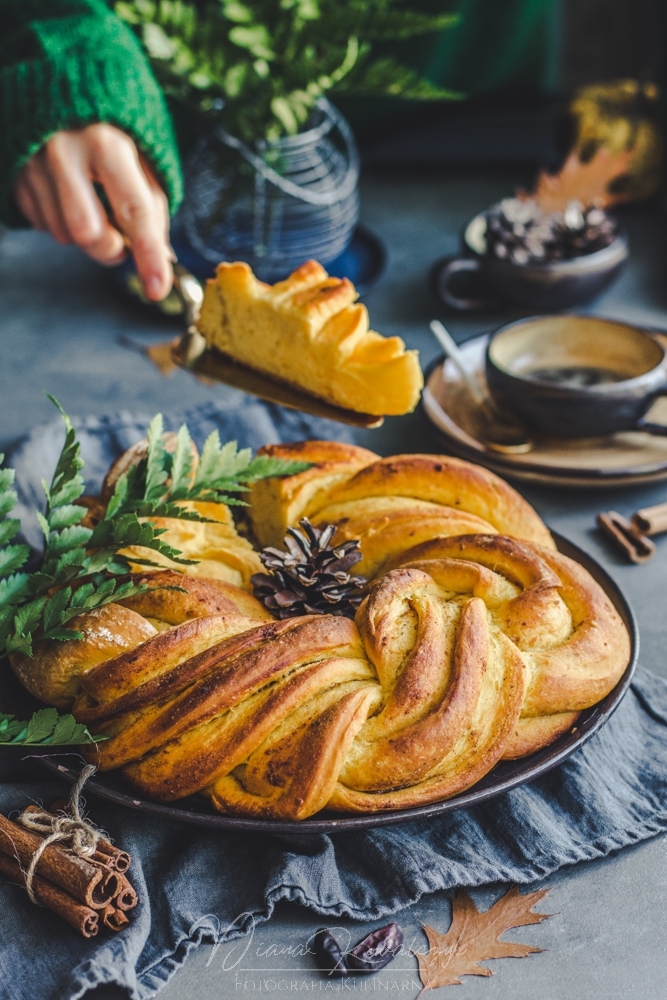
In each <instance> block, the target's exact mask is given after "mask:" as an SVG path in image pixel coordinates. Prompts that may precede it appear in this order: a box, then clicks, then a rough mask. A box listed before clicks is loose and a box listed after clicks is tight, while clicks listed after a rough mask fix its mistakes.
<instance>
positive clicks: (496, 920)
mask: <svg viewBox="0 0 667 1000" xmlns="http://www.w3.org/2000/svg"><path fill="white" fill-rule="evenodd" d="M548 891H549V890H548V889H539V890H538V891H537V892H529V893H527V894H526V895H525V896H521V895H520V894H519V890H518V889H517V887H516V886H512V888H511V889H510V890H509V891H508V892H506V893H505V895H504V896H501V897H500V899H499V900H498V901H497V902H496V903H494V904H493V906H492V907H491V908H490V909H489V910H487V911H486V913H480V912H479V910H478V909H477V907H476V906H475V904H474V903H473V901H472V899H471V898H470V896H469V895H468V893H467V892H463V891H461V892H459V893H458V894H457V896H456V898H455V899H454V900H453V902H452V923H451V926H450V928H449V930H448V931H447V933H446V934H440V933H439V932H438V931H436V930H435V929H434V928H433V927H429V926H428V925H427V924H422V927H423V928H424V933H425V934H426V937H427V938H428V943H429V950H428V953H427V954H426V955H421V954H419V953H418V952H413V954H414V955H415V956H416V958H417V961H418V963H419V978H420V979H421V981H422V983H423V986H424V989H423V990H422V992H424V991H425V990H435V989H438V988H439V987H440V986H453V985H455V984H457V983H458V984H459V985H461V980H460V979H459V976H492V975H493V972H492V971H491V969H487V968H485V967H484V966H482V965H479V963H480V962H487V961H489V959H492V958H525V957H526V955H530V954H533V953H534V952H539V951H542V948H533V947H531V946H530V945H528V944H517V943H515V942H514V941H500V940H499V938H500V935H501V934H504V932H505V931H508V930H509V929H510V928H511V927H523V926H524V924H539V923H540V922H541V921H542V920H547V919H548V918H549V917H551V916H553V914H552V913H533V912H532V910H533V907H534V906H536V905H537V903H539V901H540V900H541V899H543V898H544V897H545V896H546V894H547V893H548Z"/></svg>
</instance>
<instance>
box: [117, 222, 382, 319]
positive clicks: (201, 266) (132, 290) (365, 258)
mask: <svg viewBox="0 0 667 1000" xmlns="http://www.w3.org/2000/svg"><path fill="white" fill-rule="evenodd" d="M171 235H172V244H173V247H174V250H175V252H176V256H177V257H178V261H179V263H180V264H182V265H183V267H185V268H187V269H188V271H190V272H191V273H192V274H194V276H195V277H196V278H198V279H199V280H200V281H201V282H202V284H203V283H204V282H205V281H206V279H207V278H212V277H213V273H214V270H215V268H214V266H213V264H212V263H211V262H210V260H206V259H205V258H204V257H202V256H201V255H200V254H198V253H197V251H196V250H195V249H194V247H192V246H191V245H190V243H188V241H187V239H186V238H185V235H184V234H183V232H182V231H181V230H179V228H178V226H175V228H174V230H173V232H172V234H171ZM386 259H387V255H386V252H385V249H384V246H383V244H382V242H381V240H380V239H378V237H377V236H376V235H375V234H374V233H372V232H371V231H370V230H369V229H366V228H365V226H357V228H356V229H355V231H354V233H353V234H352V239H351V241H350V244H349V246H348V247H347V249H346V250H345V251H344V252H343V253H342V254H341V255H340V257H337V258H336V259H335V260H332V261H331V262H330V263H329V264H328V265H327V271H328V272H329V274H330V275H332V277H334V278H349V279H350V281H351V282H352V284H353V285H355V286H356V289H357V291H358V292H359V294H360V295H364V294H365V293H366V292H367V291H368V290H369V289H370V288H371V287H372V286H373V285H374V284H375V283H376V281H378V279H379V278H380V276H381V274H382V272H383V271H384V268H385V264H386ZM136 273H137V272H136V268H135V266H134V261H133V260H132V258H131V257H128V258H127V260H125V261H123V263H122V264H119V265H118V267H114V268H111V270H110V274H111V278H112V280H113V282H114V284H115V285H116V286H117V287H118V288H119V289H121V291H123V292H125V294H127V295H129V296H130V297H131V298H133V299H134V300H135V301H136V302H141V301H142V300H141V299H140V298H139V296H138V294H137V290H136ZM285 277H287V275H285ZM142 304H143V305H145V306H146V308H148V309H151V310H154V311H161V310H160V307H159V306H157V305H154V304H148V303H146V302H142Z"/></svg>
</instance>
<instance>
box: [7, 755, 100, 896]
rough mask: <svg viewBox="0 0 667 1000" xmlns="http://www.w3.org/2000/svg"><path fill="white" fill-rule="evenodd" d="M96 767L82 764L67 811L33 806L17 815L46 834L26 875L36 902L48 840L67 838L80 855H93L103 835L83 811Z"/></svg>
mask: <svg viewBox="0 0 667 1000" xmlns="http://www.w3.org/2000/svg"><path fill="white" fill-rule="evenodd" d="M96 770H97V768H96V767H95V765H94V764H86V766H85V767H84V768H82V770H81V773H80V774H79V777H78V778H77V781H76V784H75V785H74V787H73V788H72V794H71V795H70V798H69V803H68V806H67V812H66V813H64V812H63V813H61V814H60V815H58V816H54V815H53V813H48V812H46V810H44V809H35V808H34V807H33V808H32V809H30V810H25V811H24V812H22V813H20V815H19V816H18V819H17V822H18V823H20V824H21V826H24V827H25V828H26V829H27V830H32V831H33V832H34V833H39V834H40V835H42V836H44V840H43V841H42V842H41V844H40V845H39V847H38V848H37V850H36V851H35V853H34V854H33V856H32V859H31V861H30V865H29V866H28V871H27V872H26V876H25V887H26V890H27V893H28V896H29V897H30V899H31V900H32V902H33V903H35V905H37V906H39V905H40V904H39V903H38V902H37V899H36V897H35V891H34V887H33V881H34V878H35V871H36V869H37V865H38V863H39V859H40V858H41V856H42V854H43V853H44V851H45V850H46V848H47V847H48V846H49V844H55V843H56V842H57V841H61V842H65V843H66V844H67V846H68V847H69V848H70V850H72V851H73V852H74V853H75V854H77V855H78V856H79V857H81V858H89V857H91V855H93V854H94V853H95V851H96V849H97V842H98V840H100V838H101V837H102V832H101V830H98V829H97V827H95V826H93V824H92V823H89V822H88V820H86V819H84V817H83V816H82V815H81V792H82V791H83V786H84V785H85V784H86V782H87V781H88V779H89V778H91V777H92V776H93V774H95V771H96Z"/></svg>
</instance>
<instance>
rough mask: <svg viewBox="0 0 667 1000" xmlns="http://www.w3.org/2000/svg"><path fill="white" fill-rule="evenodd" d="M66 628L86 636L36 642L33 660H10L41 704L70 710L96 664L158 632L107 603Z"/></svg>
mask: <svg viewBox="0 0 667 1000" xmlns="http://www.w3.org/2000/svg"><path fill="white" fill-rule="evenodd" d="M67 627H68V628H71V629H73V630H74V631H79V632H82V633H83V638H82V639H70V640H68V641H67V642H58V641H56V640H55V639H45V640H43V641H42V642H37V643H36V644H35V649H34V657H33V658H30V657H29V656H25V654H23V653H12V654H11V655H10V657H9V661H10V663H11V665H12V669H13V671H14V673H15V674H16V676H17V677H18V679H19V680H20V681H21V683H22V684H23V685H24V687H26V688H27V689H28V691H30V693H31V694H34V696H35V697H36V698H39V699H40V701H45V702H46V703H47V705H55V706H56V708H69V707H70V705H71V704H72V702H73V701H74V698H75V697H76V695H77V693H78V691H79V686H80V681H81V677H82V675H83V674H85V673H86V671H88V670H90V669H91V668H93V667H94V666H95V665H96V664H97V663H101V662H102V661H103V660H107V659H109V657H111V656H115V655H116V654H117V653H119V652H121V651H122V650H126V649H133V648H134V647H135V646H138V645H139V643H142V642H145V641H146V640H147V639H150V637H151V636H154V635H155V633H156V630H155V627H154V626H153V625H151V623H150V622H148V621H146V619H145V618H143V617H142V616H141V615H138V614H136V612H134V611H131V610H130V609H129V608H121V607H120V606H119V605H118V604H107V605H105V606H104V607H101V608H96V609H95V610H93V611H86V612H84V614H81V615H77V617H76V618H72V619H71V620H70V621H69V622H68V623H67Z"/></svg>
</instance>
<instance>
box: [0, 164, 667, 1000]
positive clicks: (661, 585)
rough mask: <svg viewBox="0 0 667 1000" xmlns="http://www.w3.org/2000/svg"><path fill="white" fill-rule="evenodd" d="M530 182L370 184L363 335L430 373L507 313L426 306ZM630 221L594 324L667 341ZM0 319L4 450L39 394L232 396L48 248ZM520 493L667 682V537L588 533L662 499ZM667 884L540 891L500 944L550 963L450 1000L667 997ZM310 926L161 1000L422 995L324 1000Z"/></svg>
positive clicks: (201, 973) (201, 968)
mask: <svg viewBox="0 0 667 1000" xmlns="http://www.w3.org/2000/svg"><path fill="white" fill-rule="evenodd" d="M525 181H526V178H523V177H518V176H513V175H511V174H509V173H507V172H505V173H499V172H495V173H493V174H479V173H478V174H475V173H474V172H471V171H467V172H463V171H462V172H459V173H457V174H449V175H445V176H435V175H416V174H415V175H411V176H407V177H406V176H398V175H394V176H391V175H381V174H380V175H375V176H372V177H367V178H366V179H365V181H364V183H363V184H362V217H363V220H364V221H365V222H366V224H367V225H369V226H371V227H372V228H373V229H374V230H375V231H376V232H377V233H378V234H379V235H380V236H381V237H382V238H383V239H384V241H385V243H386V245H387V248H388V257H389V263H388V268H387V272H386V274H385V275H384V277H383V279H382V281H381V282H380V283H379V284H378V285H377V287H376V288H375V289H373V291H372V292H371V293H370V294H369V295H368V296H367V298H366V302H367V305H368V307H369V310H370V314H371V319H372V321H373V325H374V326H375V327H376V328H377V329H379V330H380V331H381V332H383V333H385V334H399V335H400V336H402V337H403V338H404V339H405V340H406V342H407V343H408V345H409V346H410V347H418V348H419V349H420V351H421V357H422V362H423V363H424V365H426V364H428V362H429V361H430V360H431V359H432V358H433V357H435V356H436V354H437V353H438V349H437V346H436V345H435V343H434V342H433V341H432V339H431V337H430V334H429V333H428V321H429V320H430V319H432V318H433V317H435V316H439V317H440V318H441V319H442V320H443V321H444V322H445V323H446V324H447V325H448V326H449V328H450V329H451V330H452V332H453V333H454V335H455V336H456V337H457V339H458V340H463V339H466V338H468V337H470V336H473V335H475V334H477V333H480V332H483V331H486V330H488V329H492V328H493V327H495V326H498V325H500V324H501V323H502V322H506V321H508V320H510V319H512V318H514V316H516V315H517V314H516V313H513V312H510V311H508V312H505V313H498V314H491V313H485V314H478V315H474V316H460V315H457V314H451V313H450V314H447V313H446V312H445V311H444V310H443V309H442V308H441V307H439V306H438V304H437V303H436V302H435V301H434V299H433V298H432V297H431V295H430V293H429V292H428V289H427V287H426V275H427V272H428V269H429V267H430V266H431V264H432V262H433V261H434V260H435V259H436V258H437V257H440V256H444V255H446V254H451V253H454V252H456V250H457V246H458V233H459V231H460V228H461V227H462V225H463V224H464V223H465V221H466V220H467V219H468V218H469V217H470V216H471V215H473V214H474V213H475V212H477V211H479V210H480V209H483V208H484V207H485V206H487V205H488V204H489V203H490V202H492V201H493V200H495V199H497V198H498V197H500V196H502V195H504V194H506V193H507V192H509V191H511V190H512V188H513V187H514V186H515V184H516V183H525ZM623 216H624V223H625V225H626V226H627V229H628V231H629V234H630V240H631V248H632V257H631V260H630V264H629V266H628V268H627V270H626V271H625V273H624V274H623V276H622V277H621V279H620V280H619V281H618V283H617V284H616V285H615V286H614V288H612V289H610V290H609V291H608V292H607V293H605V294H604V295H603V296H602V297H601V298H600V299H598V300H597V301H596V302H595V303H593V304H592V305H591V306H590V307H589V309H588V311H591V312H596V313H598V314H600V315H605V316H610V317H613V318H619V319H626V320H630V321H633V322H637V323H641V324H643V325H654V326H656V327H658V328H662V329H667V282H666V281H665V274H666V272H667V219H665V217H664V216H663V213H662V210H661V209H659V208H656V207H655V206H653V207H649V208H631V209H627V210H625V211H624V213H623ZM0 303H1V305H2V308H1V310H0V352H1V353H0V359H1V364H0V443H1V442H3V441H5V442H6V441H9V440H11V439H13V438H15V437H17V436H18V435H20V434H21V433H22V432H24V431H25V430H26V429H27V428H28V427H30V426H31V425H32V424H34V423H36V422H37V421H40V420H44V419H50V418H51V417H52V414H53V411H52V408H51V406H50V404H49V403H48V401H47V400H46V398H45V397H44V391H45V390H48V391H50V392H52V393H54V394H55V395H57V396H58V397H59V398H60V400H61V401H62V403H63V405H64V406H65V407H66V408H67V409H68V411H69V412H70V413H76V414H82V415H84V414H101V413H109V412H113V411H117V410H119V409H132V410H134V411H137V410H141V411H144V412H148V413H153V412H155V411H156V410H158V409H162V410H165V411H167V410H169V409H173V408H178V409H181V408H183V407H186V406H191V405H195V404H197V403H199V402H204V401H206V400H209V399H216V398H220V396H221V394H226V395H229V394H232V393H233V392H234V390H227V389H223V388H221V387H212V386H205V385H202V384H201V383H199V382H196V381H195V380H194V379H192V378H191V377H190V376H189V375H187V374H186V373H183V372H177V373H176V374H174V375H173V376H172V377H171V378H168V379H165V378H163V377H162V376H161V375H160V374H159V373H158V372H157V371H156V370H155V369H154V368H153V367H152V365H151V364H150V362H149V361H147V360H146V359H144V358H142V357H141V356H140V355H138V354H136V353H133V352H132V351H129V350H127V349H126V348H124V347H122V346H121V345H120V344H119V343H118V337H119V336H120V335H121V334H125V335H129V336H131V337H132V338H133V339H135V340H137V341H140V342H142V343H146V344H147V343H151V342H158V341H161V340H164V339H166V337H167V336H169V335H170V334H173V333H174V332H175V330H176V329H177V328H176V327H175V326H174V325H173V323H170V322H169V321H166V320H163V319H162V318H161V317H159V316H153V315H152V314H151V313H149V312H142V311H141V310H140V309H139V308H137V307H135V306H134V305H132V304H131V303H128V302H125V301H124V300H122V299H120V298H119V297H118V295H117V294H116V292H115V290H114V289H113V288H112V287H111V286H110V284H109V281H108V277H107V275H106V274H105V273H104V272H103V271H101V270H100V269H99V268H98V267H96V265H94V264H92V263H90V262H88V261H87V260H86V259H85V258H83V257H82V256H81V255H80V254H79V253H78V251H76V250H73V249H71V248H62V247H57V246H56V245H55V244H53V243H52V242H51V241H50V239H49V238H48V237H45V236H42V235H39V234H35V233H6V234H5V235H4V237H3V238H2V239H1V240H0ZM359 441H360V443H362V442H363V443H365V444H367V445H369V446H370V447H372V448H374V449H375V450H377V451H379V452H381V453H383V454H388V453H391V452H397V451H402V450H403V451H410V450H411V451H417V450H434V449H435V444H434V441H433V440H432V439H431V438H430V436H429V434H428V431H427V429H426V428H425V425H424V424H423V423H422V422H421V420H420V418H419V417H418V416H416V415H414V416H411V417H406V418H401V419H394V420H388V421H387V422H386V424H385V426H384V427H383V428H382V429H381V430H379V431H374V432H365V433H363V434H360V435H359ZM522 492H524V494H526V495H527V496H528V497H529V499H530V500H531V502H533V503H534V504H535V505H536V507H537V508H538V510H539V512H540V513H541V514H542V515H543V516H544V517H545V519H546V520H547V521H548V522H549V524H550V525H551V526H552V527H554V528H555V529H557V530H558V531H560V532H562V533H563V534H565V535H567V536H568V537H569V538H571V539H572V540H573V541H575V542H576V543H577V544H579V545H581V546H582V547H583V548H584V549H586V550H587V551H588V552H590V553H591V554H592V555H593V556H595V558H597V559H599V560H600V561H601V562H602V563H604V565H605V566H606V567H607V569H608V570H609V571H610V572H611V573H612V575H613V576H614V577H615V578H616V579H617V580H618V582H619V583H620V585H621V586H622V587H623V589H624V590H625V592H626V593H627V595H628V597H629V598H630V601H631V602H632V604H633V605H634V607H635V610H636V612H637V615H638V618H639V621H640V628H641V638H642V650H643V651H642V657H641V660H642V662H643V663H644V665H645V666H647V667H648V668H649V669H651V670H653V671H655V672H656V673H659V674H662V675H663V676H667V657H666V656H665V645H666V643H665V640H666V638H667V613H666V612H667V601H666V598H665V592H666V590H667V565H666V554H667V537H666V538H665V539H662V540H660V541H659V542H658V546H659V553H658V555H657V556H656V558H655V559H654V560H653V561H652V562H651V563H649V564H648V565H646V566H644V567H640V568H638V567H633V566H628V565H626V564H624V563H623V562H622V561H621V559H620V558H619V557H617V556H616V554H615V553H614V552H613V551H612V550H610V549H609V547H608V546H607V544H606V543H605V542H604V540H603V539H602V538H601V537H600V536H599V534H598V533H597V531H596V530H595V525H594V515H595V513H596V512H597V511H598V510H600V509H602V508H604V509H609V508H615V509H618V510H620V511H622V512H626V513H627V512H630V511H632V510H635V509H637V508H638V507H640V506H645V505H647V504H649V503H657V502H659V501H662V500H665V499H667V484H664V485H663V484H658V485H654V486H652V487H642V488H626V489H622V490H615V491H611V492H609V491H606V492H598V491H595V490H588V491H577V492H574V491H570V490H557V489H544V488H540V489H537V488H530V489H526V488H523V487H522ZM666 883H667V857H666V855H665V841H664V838H656V839H654V840H652V841H649V842H647V843H645V844H642V845H639V846H637V847H635V848H632V849H627V850H625V851H622V852H620V853H618V854H616V855H614V856H612V857H610V858H608V859H606V860H604V861H600V862H595V863H591V864H586V865H580V866H577V867H576V868H573V869H570V870H565V871H562V872H560V873H558V874H557V875H555V876H553V877H552V878H550V879H548V880H547V881H546V882H545V883H544V885H545V886H547V887H549V888H550V889H551V893H550V895H549V896H548V897H547V899H546V900H545V901H544V902H543V904H541V906H540V907H539V908H540V909H541V910H543V911H544V912H554V913H556V916H554V917H553V918H552V919H551V920H549V921H546V922H545V923H543V924H541V925H538V926H535V927H530V928H525V929H522V930H518V931H516V932H512V934H510V935H507V936H508V937H510V939H514V940H519V941H525V942H528V943H531V944H534V945H535V946H537V947H541V948H544V949H545V951H544V952H543V953H541V954H537V955H533V956H530V957H529V958H527V959H525V960H521V961H518V960H505V961H500V962H492V963H491V967H492V968H493V970H494V973H495V975H494V976H493V978H491V979H485V978H471V977H469V978H466V979H464V985H463V986H462V987H460V988H459V990H458V991H457V992H456V993H455V994H454V995H456V996H459V993H460V995H461V996H462V997H469V998H470V1000H478V998H479V1000H484V998H488V1000H493V998H502V1000H507V998H510V997H511V998H513V1000H571V998H572V1000H574V998H577V1000H662V998H667V977H666V976H665V974H664V968H665V959H666V957H667V956H666V954H665V951H666V942H665V916H664V911H665V903H666V901H667V891H666V890H667V885H666ZM499 892H500V889H494V888H493V887H491V888H489V889H488V890H484V891H479V892H476V893H475V894H474V897H475V899H476V901H477V903H478V905H479V906H480V907H482V908H483V907H485V906H488V905H490V903H491V902H492V901H493V900H494V899H495V898H496V896H497V895H498V894H499ZM449 914H450V907H449V902H448V900H447V898H445V897H444V896H443V895H434V896H432V897H429V898H427V899H424V900H422V901H421V902H420V903H419V904H417V905H415V906H414V907H412V908H410V909H409V910H406V911H404V912H403V913H401V914H400V915H398V916H397V919H398V920H399V921H400V922H401V923H402V925H403V927H404V929H405V930H406V940H407V941H411V940H412V939H413V938H414V945H413V947H414V948H418V947H419V946H420V945H421V946H423V944H424V938H423V936H422V934H421V930H420V924H419V921H423V922H426V923H429V924H432V925H433V926H434V927H436V928H437V929H439V930H446V929H447V926H448V924H449V919H450V918H449ZM319 926H320V921H319V920H318V918H317V916H316V915H314V914H311V913H309V912H307V911H304V910H302V909H299V908H297V907H295V906H284V907H282V908H281V909H280V910H279V911H278V912H277V913H276V915H275V917H274V918H273V919H272V920H271V921H270V922H269V923H268V924H267V925H263V926H261V927H258V928H257V929H256V932H255V935H254V937H253V940H252V941H251V942H250V944H249V947H248V950H247V952H246V953H245V954H244V955H243V957H242V958H241V957H240V955H241V952H242V950H243V948H245V944H246V943H247V942H244V944H243V945H242V946H241V947H239V945H238V944H237V945H236V946H235V948H234V951H233V953H231V952H232V948H233V947H234V946H231V945H230V946H222V947H220V948H219V949H217V950H215V949H213V948H212V947H207V946H203V947H201V948H199V949H196V950H195V951H193V952H192V953H191V955H190V957H189V958H188V960H187V961H186V963H185V965H184V966H183V968H182V969H181V970H180V971H179V972H178V973H177V974H176V975H175V976H174V978H173V979H172V980H171V982H170V983H169V984H168V985H167V986H166V987H165V989H164V990H163V991H162V992H161V993H160V997H161V998H164V1000H213V998H228V997H229V998H231V997H241V996H246V997H249V996H250V995H251V994H258V995H263V994H264V993H270V992H276V994H278V993H281V994H283V995H284V994H285V993H286V992H289V993H292V994H297V993H298V994H300V995H307V994H309V993H317V994H318V995H321V996H324V995H325V993H328V994H330V995H331V996H334V995H335V994H336V993H338V992H340V993H350V992H357V993H359V992H366V993H374V994H376V995H377V996H382V995H384V994H385V993H386V994H387V995H390V994H391V995H392V996H399V995H402V996H405V997H406V998H410V1000H414V998H415V997H416V996H417V994H418V992H419V988H418V982H417V977H416V961H415V959H414V958H411V957H410V956H409V955H406V956H403V957H401V959H400V960H397V962H396V963H394V965H392V966H390V967H389V968H388V969H387V970H385V972H383V973H381V974H380V975H379V976H376V977H372V978H371V979H368V980H362V981H361V983H357V988H356V991H353V990H350V989H349V988H347V987H345V988H344V987H341V986H335V987H334V989H333V991H332V990H325V988H324V986H323V985H322V980H320V979H319V978H318V977H317V976H316V975H314V974H313V972H312V970H313V966H312V958H310V957H308V956H305V957H304V956H303V955H300V954H299V952H300V951H302V950H303V945H304V944H305V942H306V941H307V939H308V937H309V936H310V935H311V934H312V933H313V932H314V931H315V930H316V929H317V927H319ZM339 926H341V927H342V928H343V929H345V928H349V930H350V933H351V934H352V935H354V938H355V940H356V939H357V938H358V937H361V936H362V934H363V933H364V932H365V931H366V930H367V929H370V928H366V927H365V926H362V925H358V924H357V925H353V924H352V922H350V921H347V922H346V921H340V922H339ZM341 933H342V932H341ZM237 960H238V964H237V965H234V963H235V962H236V961H237ZM280 969H285V970H289V971H284V972H278V970H280ZM279 977H280V978H279ZM274 982H275V984H276V988H275V990H274V989H273V988H272V986H271V983H274ZM279 983H280V984H282V988H281V989H279V988H278V984H279ZM286 983H287V984H288V985H287V989H285V984H286ZM253 984H254V985H253ZM267 984H268V986H267ZM292 984H296V985H292ZM350 985H352V984H350ZM362 986H363V989H362V988H361V987H362ZM122 996H124V994H123V993H121V992H120V991H118V990H115V989H104V990H99V991H97V992H96V994H95V997H96V1000H121V997H122Z"/></svg>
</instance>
